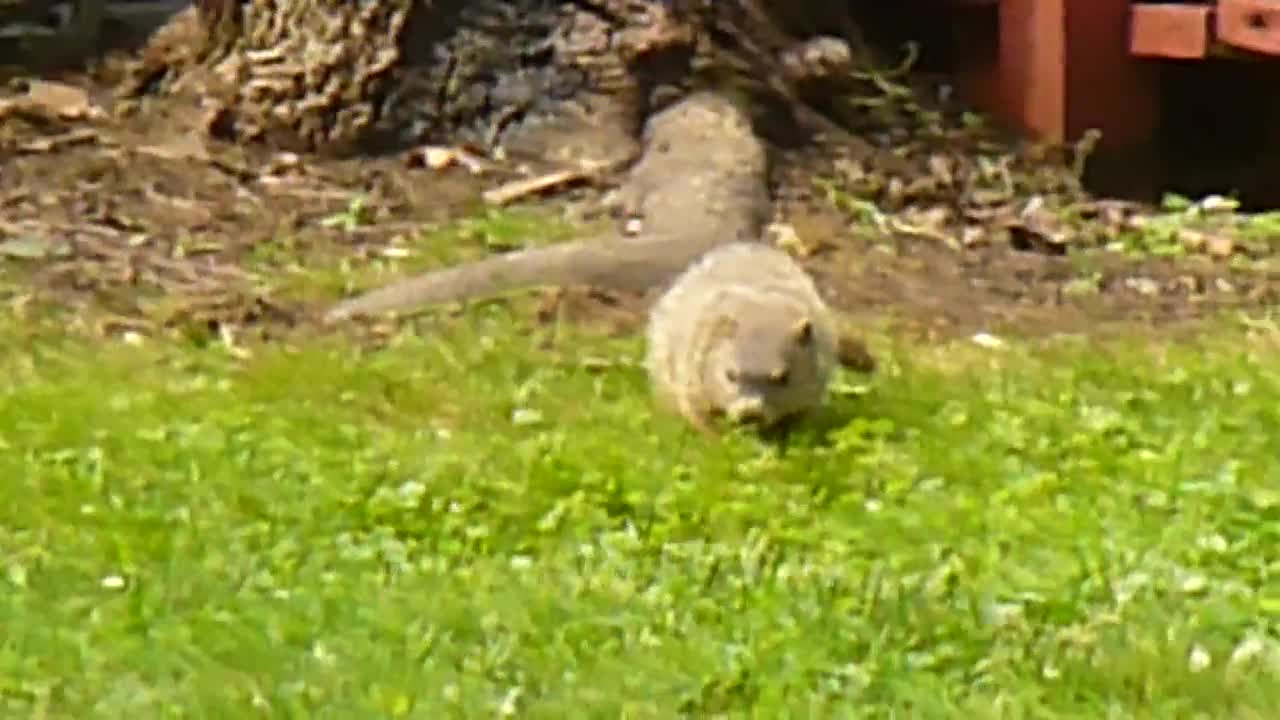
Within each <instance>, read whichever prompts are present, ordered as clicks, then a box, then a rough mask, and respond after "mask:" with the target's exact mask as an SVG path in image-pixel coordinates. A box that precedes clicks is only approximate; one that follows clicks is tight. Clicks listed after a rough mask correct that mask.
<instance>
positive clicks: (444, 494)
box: [0, 306, 1280, 720]
mask: <svg viewBox="0 0 1280 720" xmlns="http://www.w3.org/2000/svg"><path fill="white" fill-rule="evenodd" d="M427 328H428V329H427V331H426V332H423V333H421V335H420V336H406V337H404V338H402V339H401V340H400V341H399V342H397V343H396V344H395V345H394V347H392V348H390V349H387V350H384V351H380V352H378V353H371V354H356V353H355V351H354V350H352V349H350V348H349V347H346V346H344V345H342V344H341V343H339V342H337V341H328V342H321V341H316V342H314V343H312V344H310V345H308V346H306V347H303V348H301V349H298V350H287V349H270V348H261V349H258V350H257V351H256V353H255V355H254V357H253V358H251V359H249V360H247V361H246V360H237V359H234V358H232V357H230V356H229V355H228V354H226V353H224V352H222V351H220V350H218V349H217V348H216V347H210V348H205V349H193V348H189V347H182V346H178V345H168V344H164V343H158V342H157V343H151V344H148V345H145V346H143V347H132V346H127V345H123V344H120V345H107V346H90V345H87V344H83V343H81V342H79V341H73V340H69V339H66V338H63V337H60V336H59V335H57V334H52V333H41V332H37V331H34V330H32V329H30V328H29V327H28V328H25V329H18V328H14V327H10V328H9V329H8V330H5V331H3V337H0V341H2V342H4V345H5V347H6V348H8V350H7V352H6V353H5V355H4V357H3V359H2V360H0V473H2V474H3V476H4V477H5V478H6V482H5V483H4V485H3V488H4V493H5V495H4V497H2V498H0V586H2V588H0V589H2V592H0V628H3V631H2V632H0V716H2V717H6V718H7V717H13V718H36V717H48V718H113V719H115V718H130V719H131V720H143V719H145V718H170V717H184V718H249V717H280V718H286V717H289V718H301V717H316V718H384V717H388V718H389V717H413V718H448V717H467V718H470V717H495V716H512V717H525V718H570V717H572V718H621V717H627V718H675V717H681V716H686V717H712V716H721V717H757V718H826V717H832V718H839V717H849V718H854V717H879V718H953V717H960V718H1152V719H1156V718H1159V719H1162V720H1163V719H1167V718H1263V717H1270V712H1271V710H1272V708H1274V707H1275V705H1276V702H1277V700H1280V680H1278V677H1277V675H1278V673H1280V645H1277V641H1276V637H1277V636H1276V629H1277V621H1278V620H1280V555H1278V554H1277V553H1276V550H1275V548H1276V547H1277V539H1280V434H1277V433H1276V432H1275V428H1276V427H1277V425H1278V421H1280V367H1278V366H1277V365H1276V364H1275V363H1274V361H1273V358H1274V356H1275V351H1274V348H1272V347H1268V346H1267V345H1266V344H1265V343H1257V342H1249V343H1244V342H1242V341H1240V339H1239V338H1235V337H1234V336H1228V337H1226V338H1225V339H1222V338H1217V339H1215V342H1213V343H1205V344H1204V345H1203V346H1198V347H1193V346H1185V347H1169V348H1157V347H1152V346H1151V345H1150V344H1143V343H1137V342H1135V343H1133V345H1132V346H1131V347H1127V348H1126V347H1119V346H1116V347H1109V348H1100V347H1093V348H1086V347H1083V346H1060V347H1051V348H1037V349H1030V348H1027V349H1023V348H1019V349H1016V350H1005V351H990V350H980V349H977V348H972V347H967V346H959V345H958V346H953V347H947V348H939V349H913V348H911V347H909V346H903V345H893V344H891V343H889V344H885V346H884V353H883V356H882V358H881V359H882V363H883V364H882V371H881V373H880V374H879V375H878V376H876V377H875V378H873V379H872V380H871V381H870V383H869V387H866V388H865V389H864V390H865V392H851V391H850V390H851V389H852V390H856V389H857V388H856V387H854V386H851V385H850V383H851V382H853V380H855V379H858V378H854V377H849V378H843V379H842V383H841V385H842V389H843V390H845V392H842V393H840V395H839V396H838V397H837V398H836V399H835V401H834V403H833V406H832V411H831V414H830V418H831V419H832V420H833V422H831V423H828V426H826V427H825V429H824V427H823V426H811V427H809V428H807V429H802V430H801V431H799V432H798V433H796V434H795V435H794V436H793V437H791V438H790V440H789V441H788V442H786V443H785V444H783V445H770V444H768V443H766V442H764V441H762V440H758V439H756V438H754V437H752V436H751V435H748V434H742V433H734V434H730V435H728V436H726V437H725V438H723V439H721V440H708V439H706V438H703V437H701V436H699V435H697V434H696V433H693V432H692V431H690V430H688V429H687V428H686V427H685V426H684V424H683V423H681V422H680V421H679V420H678V419H676V418H674V417H671V416H669V415H667V414H665V413H663V412H660V411H656V410H655V408H654V406H653V403H652V402H651V400H650V397H649V394H648V390H647V385H646V382H645V378H644V375H643V373H642V371H641V369H640V368H639V367H638V365H637V364H636V361H637V360H638V355H639V352H640V346H639V344H638V341H637V340H634V339H630V340H603V339H599V338H592V337H583V338H577V339H573V340H572V342H569V341H563V342H562V344H561V346H560V349H559V350H553V351H539V350H535V349H533V348H534V344H535V343H534V342H533V339H531V338H530V337H529V336H528V335H527V334H526V333H522V332H520V331H519V328H517V327H516V326H515V324H514V323H512V322H511V320H510V318H509V317H508V316H507V315H505V314H504V313H503V312H502V311H501V310H500V309H498V308H496V307H492V306H491V307H487V308H483V309H480V310H478V311H473V312H472V313H471V314H470V315H468V317H467V319H466V321H465V322H463V323H460V324H455V325H453V326H448V327H444V326H440V327H437V326H434V325H430V323H429V321H428V326H427ZM1233 342H1234V345H1233V344H1232V343H1233ZM589 357H598V358H604V359H607V360H609V361H611V363H612V364H611V365H609V366H607V367H604V368H600V367H597V364H595V363H590V362H586V361H585V359H586V358H589ZM575 358H578V359H583V361H581V362H579V361H577V360H575ZM1193 657H1194V658H1195V659H1197V660H1203V659H1204V658H1207V659H1208V663H1207V665H1205V663H1203V662H1199V663H1197V662H1193Z"/></svg>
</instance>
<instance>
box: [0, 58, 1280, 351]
mask: <svg viewBox="0 0 1280 720" xmlns="http://www.w3.org/2000/svg"><path fill="white" fill-rule="evenodd" d="M118 75H119V73H118V71H117V70H116V69H115V67H114V66H113V65H112V62H111V61H108V62H107V63H105V64H104V65H103V66H102V69H101V70H99V71H95V72H94V73H65V74H63V75H61V76H59V77H57V78H55V79H57V80H60V81H62V82H66V83H68V84H69V85H70V86H71V87H73V88H79V89H81V90H83V91H84V94H83V96H80V97H77V96H75V95H74V93H73V94H72V95H71V96H68V97H60V98H57V99H55V101H51V102H46V103H44V105H43V106H42V108H43V109H41V108H35V109H31V108H28V109H26V110H23V109H21V108H20V109H18V110H14V109H12V108H10V109H9V110H7V111H6V112H4V114H3V116H2V117H0V163H2V167H3V171H0V283H3V284H2V285H0V292H2V293H3V295H4V296H5V297H7V298H8V300H9V302H10V303H11V304H13V305H15V306H18V307H30V306H31V304H32V303H33V302H34V303H36V304H43V303H49V304H51V305H54V306H58V307H67V308H72V309H75V310H77V311H78V312H79V313H80V314H81V315H82V316H83V317H86V318H91V319H93V321H94V322H95V323H96V324H97V325H96V326H97V327H98V328H100V329H102V330H105V331H120V330H126V329H128V330H135V331H142V332H159V331H162V330H163V329H166V328H170V329H175V328H176V329H181V330H184V331H187V330H191V329H192V328H197V329H201V330H202V331H208V332H219V331H222V330H224V329H226V328H233V329H246V328H248V329H256V330H262V331H264V332H266V333H268V334H278V333H280V332H285V331H292V330H303V331H309V330H310V329H311V328H312V325H311V323H312V318H313V317H314V316H315V314H316V313H315V310H316V309H318V308H319V307H321V306H323V305H326V304H327V303H328V302H330V301H331V300H332V299H334V297H333V296H334V294H335V293H333V292H329V293H328V294H324V293H323V292H320V293H319V294H315V293H313V294H305V293H299V292H297V291H296V289H295V288H290V287H286V286H284V285H283V284H282V283H280V282H279V280H280V275H282V274H283V269H284V268H285V267H286V266H289V265H294V264H298V263H303V264H309V263H315V264H317V265H319V264H328V265H330V266H332V265H334V264H337V263H339V262H342V261H349V262H351V263H356V264H358V263H360V262H362V261H363V259H364V258H368V257H370V256H372V255H374V254H376V253H378V252H380V251H381V250H382V249H384V248H386V247H387V246H388V245H390V244H391V243H392V241H393V240H395V239H397V238H402V237H404V236H406V235H411V234H413V233H415V232H417V231H418V229H419V228H420V227H421V226H422V225H423V224H425V223H436V222H442V221H445V220H447V219H449V218H453V217H458V216H460V215H463V214H466V213H469V212H471V211H473V210H474V209H475V208H476V207H477V206H478V205H479V197H480V193H481V191H482V190H484V189H485V188H487V187H492V186H493V185H494V184H496V183H498V182H501V181H503V180H505V179H509V178H511V177H514V176H516V175H518V173H519V170H518V169H517V168H516V167H515V165H514V164H508V165H507V166H503V167H494V168H492V170H491V172H490V173H488V174H486V175H483V176H478V175H474V174H472V173H470V172H469V171H468V170H466V169H465V168H462V167H453V168H451V169H447V170H433V169H429V168H426V167H423V166H422V165H421V163H414V162H412V160H414V159H418V160H421V158H422V154H421V153H418V152H413V153H407V154H400V155H394V156H383V157H377V158H368V157H366V158H352V159H333V158H328V159H326V158H320V157H314V156H299V155H294V154H290V153H282V152H269V151H267V150H264V149H260V148H255V147H253V146H239V145H233V144H229V143H225V142H219V141H217V140H211V139H206V138H203V137H193V135H192V133H191V131H190V129H191V127H192V126H193V123H192V113H195V112H198V111H199V109H198V108H196V107H193V106H192V105H191V104H190V103H189V102H187V101H185V100H183V99H181V98H152V99H149V100H147V102H146V103H145V104H143V105H127V104H121V105H115V104H113V103H112V102H111V97H112V90H113V85H114V81H115V80H116V79H117V78H118ZM35 87H36V88H37V89H38V88H39V87H40V86H35ZM37 94H39V93H38V92H36V91H33V90H32V86H31V85H29V84H22V83H18V84H12V83H11V85H10V88H9V90H8V92H6V93H4V94H3V95H2V96H0V100H2V101H4V102H18V101H19V100H21V99H22V98H23V97H30V96H34V95H37ZM565 132H566V133H568V135H573V134H574V132H573V130H572V128H571V129H569V130H567V131H565ZM891 141H893V138H888V139H887V140H886V142H891ZM777 144H778V145H779V148H778V155H779V157H780V158H781V159H782V162H779V163H777V165H776V167H775V169H774V174H775V181H774V185H775V188H776V189H777V190H778V192H779V196H780V198H781V201H780V202H779V207H778V211H777V215H778V218H777V219H778V220H780V221H783V222H785V223H788V224H790V225H791V226H792V227H793V228H794V229H795V230H796V236H797V237H798V238H799V239H800V242H801V244H803V245H804V246H805V248H804V252H802V254H806V253H811V256H810V257H808V259H807V260H806V262H807V263H808V265H809V266H810V267H811V268H812V269H813V270H814V272H815V273H816V274H817V275H818V276H819V278H820V280H821V283H822V285H823V287H824V288H826V289H827V290H828V291H829V292H830V293H831V296H832V298H833V302H834V303H835V304H836V305H837V306H838V307H840V308H841V309H844V310H846V311H848V313H849V314H850V316H851V317H853V318H854V319H855V320H857V321H859V322H863V321H865V322H872V321H877V322H878V321H880V320H881V319H883V318H885V317H889V318H892V319H893V321H894V323H895V324H897V325H899V326H902V327H905V328H908V329H910V330H911V331H913V332H916V333H919V334H920V335H922V336H924V337H931V338H948V337H954V336H957V335H962V334H970V333H974V332H978V331H989V332H994V333H1011V334H1026V335H1041V334H1046V333H1055V332H1070V333H1094V332H1100V331H1103V330H1105V329H1106V328H1107V327H1108V326H1113V325H1117V324H1118V325H1120V326H1124V325H1125V324H1132V323H1142V324H1145V325H1152V326H1156V327H1167V326H1173V325H1177V324H1179V323H1181V322H1183V321H1186V320H1189V319H1196V318H1201V317H1205V316H1206V315H1209V314H1212V313H1214V312H1218V311H1221V310H1222V309H1225V308H1249V307H1259V306H1263V305H1268V304H1271V303H1273V302H1274V301H1275V300H1276V294H1277V281H1276V278H1275V277H1274V276H1273V275H1271V274H1267V273H1262V272H1258V271H1250V270H1244V269H1236V268H1232V267H1231V265H1230V264H1229V263H1227V262H1223V261H1214V260H1210V259H1208V258H1203V257H1199V258H1190V259H1153V258H1137V259H1134V258H1128V257H1125V256H1122V255H1119V254H1116V253H1096V254H1093V253H1090V254H1084V253H1082V252H1078V251H1072V252H1066V251H1065V250H1064V249H1063V248H1061V247H1058V246H1056V245H1054V244H1052V243H1049V244H1045V243H1039V244H1037V243H1031V244H1030V246H1028V245H1026V244H1025V243H1023V244H1021V245H1020V244H1019V243H1017V242H1014V239H1015V238H1014V237H1013V236H1012V235H1010V233H1008V232H1007V231H1005V230H1000V231H999V232H997V231H995V230H991V231H990V232H986V231H984V232H985V235H984V237H985V238H986V239H985V241H983V242H974V243H966V244H965V245H964V246H963V247H958V248H956V247H950V246H948V245H947V244H946V243H944V242H942V241H941V240H939V239H931V238H929V237H922V236H920V235H919V234H917V235H915V236H911V235H910V234H903V233H894V232H889V233H881V234H879V236H878V237H879V238H880V239H876V238H873V237H870V235H871V234H869V233H866V232H864V230H863V229H862V228H863V227H865V226H864V225H861V224H859V223H860V222H861V221H859V220H858V219H857V218H854V217H852V215H854V214H856V213H851V211H850V210H849V208H848V207H844V208H841V207H837V205H838V203H837V204H835V205H833V204H832V203H829V202H824V201H821V200H820V199H815V198H816V196H817V195H818V193H815V192H812V178H813V177H815V176H819V177H821V176H830V175H831V174H832V172H831V171H832V167H831V165H832V157H833V156H832V155H823V154H821V153H818V154H815V153H813V151H812V150H811V149H810V150H795V149H787V148H786V147H783V146H784V145H785V143H782V142H779V143H777ZM598 145H599V143H596V146H598ZM923 162H924V163H925V164H926V165H927V164H928V161H927V160H925V161H923ZM1020 162H1023V163H1032V162H1034V161H1033V160H1026V159H1024V160H1021V161H1020ZM1049 165H1050V164H1049V162H1048V161H1046V167H1049ZM1053 167H1055V168H1059V167H1060V163H1059V164H1057V165H1053ZM908 170H910V168H908ZM934 170H935V171H936V170H937V168H936V167H935V168H934ZM1055 172H1056V171H1055ZM927 174H928V172H921V173H920V174H919V177H924V176H926V175H927ZM1023 174H1024V175H1026V176H1034V172H1033V171H1023ZM1048 174H1049V175H1051V176H1052V177H1053V178H1059V177H1060V175H1059V174H1053V173H1048ZM899 178H900V180H901V182H900V187H898V188H896V189H895V188H893V187H886V188H884V189H883V191H882V194H881V196H880V197H874V198H873V199H874V200H875V201H876V202H877V203H879V204H881V205H885V204H887V202H888V201H886V198H888V197H890V196H894V197H899V198H900V197H904V196H905V195H906V194H909V192H917V193H926V194H927V193H928V192H931V191H930V190H929V189H928V188H927V187H924V185H921V184H920V183H915V184H914V185H913V182H912V180H913V179H912V177H910V176H899ZM1054 182H1057V180H1054ZM906 186H911V187H914V188H915V189H914V190H912V189H911V187H908V188H907V189H906V190H904V189H903V187H906ZM797 188H808V190H806V191H800V190H797ZM922 188H923V189H922ZM861 192H862V193H863V194H862V195H861V196H862V197H873V196H874V193H871V192H867V191H866V190H865V188H864V189H863V190H862V191H861ZM895 193H896V195H895ZM939 193H940V196H941V191H939ZM356 198H363V205H362V206H360V208H362V209H357V208H355V207H353V201H354V200H355V199H356ZM907 204H909V203H907ZM357 210H358V212H360V213H362V217H361V218H360V222H359V223H353V224H351V225H344V223H343V222H341V218H342V217H343V216H344V215H349V214H351V213H353V212H357ZM965 212H969V213H970V214H969V215H965V217H968V218H969V220H967V221H966V222H969V223H970V224H972V225H974V226H975V227H979V228H988V229H990V228H995V227H997V226H999V227H1000V228H1005V227H1006V226H1007V225H1008V223H1007V220H1008V218H1003V219H1002V218H999V217H992V218H987V219H985V220H984V219H973V217H972V213H971V212H970V211H969V210H965ZM961 215H963V213H959V214H957V215H956V217H957V218H959V217H960V216H961ZM335 218H337V219H338V220H339V221H337V222H334V221H333V220H334V219H335ZM956 222H960V220H956ZM983 223H986V225H984V224H983ZM955 234H956V235H958V236H964V233H963V232H957V233H955ZM885 237H889V238H892V239H891V241H886V240H884V239H883V238H885ZM282 248H283V249H284V250H283V251H281V249H282ZM552 300H555V302H553V301H552ZM639 307H640V304H639V303H638V301H637V300H636V298H633V297H627V296H623V295H621V294H618V293H612V294H611V293H601V292H598V291H592V292H587V291H577V290H574V291H569V292H567V293H547V294H544V301H543V302H541V303H537V304H535V305H534V306H533V307H532V308H531V309H530V312H531V314H532V316H533V317H536V318H540V319H543V320H549V319H551V318H553V317H554V318H562V319H569V320H574V321H583V322H596V321H599V322H601V323H603V325H604V326H606V327H608V328H610V329H612V330H619V331H626V330H630V329H634V327H635V325H636V322H637V321H638V317H639V316H638V314H637V312H636V310H637V308H639Z"/></svg>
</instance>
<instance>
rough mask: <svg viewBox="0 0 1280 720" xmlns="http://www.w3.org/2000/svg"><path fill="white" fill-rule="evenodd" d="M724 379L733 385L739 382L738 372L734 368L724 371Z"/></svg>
mask: <svg viewBox="0 0 1280 720" xmlns="http://www.w3.org/2000/svg"><path fill="white" fill-rule="evenodd" d="M724 379H725V380H728V381H729V382H731V383H736V382H738V371H737V370H735V369H733V368H725V369H724Z"/></svg>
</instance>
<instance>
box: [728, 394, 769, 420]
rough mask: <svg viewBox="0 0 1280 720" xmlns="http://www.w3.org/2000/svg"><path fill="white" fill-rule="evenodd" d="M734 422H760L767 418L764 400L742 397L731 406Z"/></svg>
mask: <svg viewBox="0 0 1280 720" xmlns="http://www.w3.org/2000/svg"><path fill="white" fill-rule="evenodd" d="M729 417H730V418H732V419H733V421H734V422H740V423H745V422H760V421H762V420H764V419H765V409H764V402H763V401H762V400H761V399H760V398H742V399H741V400H738V401H736V402H734V403H733V404H732V405H731V406H730V407H729Z"/></svg>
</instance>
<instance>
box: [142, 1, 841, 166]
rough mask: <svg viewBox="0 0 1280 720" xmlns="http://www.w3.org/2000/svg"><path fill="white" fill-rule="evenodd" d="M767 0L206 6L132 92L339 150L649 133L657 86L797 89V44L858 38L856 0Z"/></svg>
mask: <svg viewBox="0 0 1280 720" xmlns="http://www.w3.org/2000/svg"><path fill="white" fill-rule="evenodd" d="M765 5H766V3H763V2H754V1H751V0H746V1H738V0H735V1H725V0H719V1H715V0H576V1H573V2H563V1H560V0H518V1H517V2H504V1H501V0H376V1H368V0H366V1H364V2H350V1H349V0H253V1H252V2H243V1H237V0H199V3H198V6H197V7H193V8H192V9H191V10H190V11H187V12H184V13H183V14H182V15H180V16H179V17H177V18H175V20H174V21H173V22H172V23H171V26H170V27H169V28H166V29H165V30H164V31H162V32H160V33H158V34H157V36H156V37H155V38H154V39H153V41H152V43H151V47H150V48H148V50H147V52H145V53H144V54H143V59H142V61H141V62H140V63H139V67H138V68H137V72H135V73H134V78H133V81H132V82H131V83H130V86H129V87H128V88H127V89H128V91H129V92H131V93H135V94H137V93H143V92H149V91H162V92H169V93H193V94H196V95H198V96H199V97H200V98H201V99H202V101H203V103H204V104H205V105H206V106H207V108H208V115H207V129H208V130H209V131H210V132H212V133H214V134H215V135H217V136H220V137H223V138H226V139H234V140H236V141H240V142H245V141H250V142H252V141H264V142H267V143H269V144H270V145H273V146H276V147H281V148H288V149H294V150H303V151H317V152H326V153H348V152H354V151H369V150H377V149H387V148H394V147H400V146H404V145H406V144H410V143H415V142H423V141H433V142H459V141H469V142H473V143H479V144H482V145H485V146H490V145H492V144H494V143H495V142H497V141H499V140H504V139H505V138H504V135H505V134H507V133H509V132H510V131H513V130H520V129H523V128H528V127H531V126H534V127H536V126H537V125H538V124H539V123H541V122H545V121H546V120H548V119H551V118H554V117H556V116H560V115H563V114H564V113H565V112H566V111H567V110H568V109H570V108H572V109H573V110H574V111H576V112H579V113H581V112H582V111H584V110H585V111H586V114H588V115H590V116H593V117H604V118H609V119H610V120H609V121H610V122H617V123H618V124H619V125H620V127H623V128H626V129H628V130H629V131H630V132H632V133H634V132H635V131H636V130H637V129H638V128H639V125H640V123H641V122H642V120H643V118H644V117H645V116H646V115H647V113H648V112H649V105H650V103H651V102H653V101H655V100H660V99H661V98H662V97H664V96H662V95H655V93H654V91H655V90H662V89H675V90H677V94H678V92H679V91H687V90H688V89H689V88H690V87H691V86H696V85H698V84H700V83H701V84H708V83H709V84H713V85H719V86H723V85H726V84H735V85H739V86H740V89H747V90H748V91H750V90H752V88H750V87H749V86H750V85H757V86H758V88H756V89H759V88H764V89H765V90H766V92H767V93H768V94H770V95H773V96H774V98H775V99H784V100H794V92H795V91H796V89H797V88H800V90H803V85H804V81H803V79H801V80H797V79H796V77H795V76H796V72H795V68H796V67H797V63H796V62H794V61H795V60H796V59H800V60H802V61H803V60H804V58H805V57H806V56H805V55H804V54H799V55H797V54H796V53H795V52H794V49H795V48H796V47H797V43H798V42H799V41H803V40H805V39H808V38H812V37H815V36H818V35H826V36H834V37H842V38H844V39H846V40H855V39H856V38H855V36H854V31H853V27H852V24H851V23H850V22H849V21H848V18H847V14H846V12H845V8H844V4H843V3H831V2H823V1H821V0H807V1H805V2H798V3H792V4H789V6H788V7H782V4H776V3H770V4H767V5H769V6H770V7H769V9H768V10H767V11H766V10H765V9H764V6H765ZM788 53H790V56H788ZM805 64H806V63H805V62H801V63H800V66H804V65H805ZM807 64H808V65H810V66H812V65H814V63H813V62H809V63H807ZM788 70H790V71H791V72H789V73H788ZM805 72H806V71H805V70H804V69H803V68H802V69H801V70H800V74H801V75H803V74H805ZM802 120H803V119H802ZM809 120H817V121H818V123H819V124H821V122H822V120H821V119H820V118H814V117H812V116H810V117H809Z"/></svg>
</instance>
